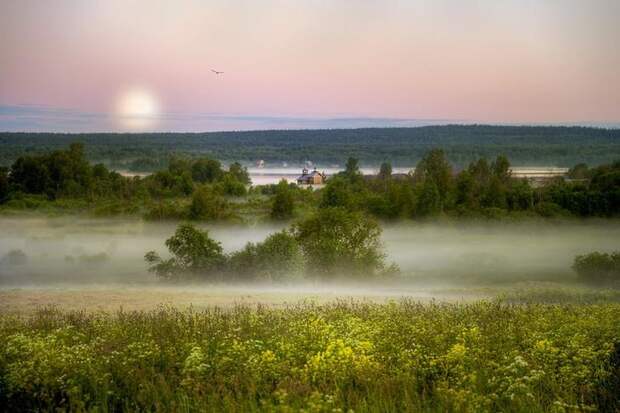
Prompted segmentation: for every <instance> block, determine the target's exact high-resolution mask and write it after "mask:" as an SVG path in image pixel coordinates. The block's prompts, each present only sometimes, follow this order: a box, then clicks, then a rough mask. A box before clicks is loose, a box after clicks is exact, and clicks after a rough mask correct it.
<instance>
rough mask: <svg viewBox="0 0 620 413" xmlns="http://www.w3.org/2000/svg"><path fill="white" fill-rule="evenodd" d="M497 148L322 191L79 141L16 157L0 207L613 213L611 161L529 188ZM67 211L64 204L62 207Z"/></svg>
mask: <svg viewBox="0 0 620 413" xmlns="http://www.w3.org/2000/svg"><path fill="white" fill-rule="evenodd" d="M510 170H511V164H510V161H509V160H508V158H507V157H506V156H504V155H499V156H497V157H496V158H495V159H494V160H492V161H488V160H487V159H486V158H480V159H478V160H476V161H474V162H471V163H470V164H469V165H467V166H466V167H464V168H462V169H459V168H457V167H455V166H454V165H452V164H451V163H450V162H449V159H448V157H447V156H446V153H445V151H443V150H441V149H433V150H430V151H429V152H427V153H426V154H425V155H424V156H423V157H422V159H421V160H420V161H419V162H418V164H417V165H416V168H415V173H411V174H393V173H392V167H391V165H390V163H388V162H384V163H383V164H382V165H381V168H380V172H379V174H377V175H376V176H365V175H363V174H362V173H361V171H360V162H359V160H358V159H356V158H353V157H351V158H349V159H348V160H347V162H346V167H345V170H344V171H342V172H340V173H338V174H336V175H334V176H331V177H329V178H328V180H327V184H326V185H325V187H324V188H321V189H319V190H314V191H313V190H309V189H304V188H300V187H298V186H297V185H295V184H289V183H287V182H284V181H283V182H280V183H279V184H277V185H264V186H254V187H252V186H251V185H250V184H251V182H250V178H249V175H248V172H247V170H246V168H244V167H243V166H242V165H241V164H240V163H238V162H233V163H230V164H229V165H228V166H227V167H224V166H223V165H222V163H221V162H220V161H218V160H215V159H211V158H208V157H200V158H181V157H171V159H170V160H169V161H168V166H167V167H166V168H165V169H162V170H159V171H157V172H155V173H153V174H151V175H149V176H146V177H143V178H140V177H126V176H122V175H121V174H119V173H117V172H114V171H111V170H109V169H108V168H107V167H106V166H105V165H103V164H95V165H93V164H91V163H90V162H89V161H88V160H87V158H86V156H85V151H84V147H83V146H82V145H81V144H79V143H75V144H72V145H70V147H69V148H68V149H65V150H57V151H52V152H48V153H45V154H41V155H26V156H22V157H19V158H18V159H17V160H16V161H15V162H14V163H13V164H12V165H11V166H10V168H0V204H4V207H5V208H9V209H10V208H16V209H19V208H29V207H33V208H36V207H37V205H39V204H40V203H45V205H47V204H50V203H51V204H52V205H57V204H58V205H60V204H62V205H64V206H67V205H68V206H71V205H73V204H72V202H73V203H74V204H75V205H76V209H78V207H81V206H84V205H85V204H93V205H95V206H96V207H97V208H98V209H97V211H99V212H100V213H101V214H108V215H114V214H119V213H128V214H136V213H140V214H142V215H143V216H144V217H145V218H147V219H152V220H162V219H177V220H179V219H180V220H206V221H209V220H211V221H215V220H223V219H232V218H234V217H238V216H239V215H240V214H242V213H245V214H255V215H259V214H263V215H265V216H266V217H269V218H270V219H274V220H289V219H293V218H296V217H299V216H300V215H304V214H307V213H309V212H312V211H314V210H317V209H325V208H342V209H344V210H346V211H351V212H361V213H364V214H367V215H370V216H374V217H376V218H379V219H381V220H394V219H429V218H434V217H441V216H451V217H457V218H477V217H484V218H501V217H504V216H512V217H522V216H524V217H525V216H542V217H555V216H578V217H592V216H597V217H613V216H618V214H619V213H620V162H615V163H611V164H605V165H600V166H596V167H588V166H587V165H585V164H578V165H576V166H574V167H573V168H571V169H570V171H569V173H568V176H567V178H566V179H564V178H556V179H552V180H549V181H548V182H547V183H546V184H544V185H542V186H540V187H534V186H532V185H531V184H530V182H529V181H527V180H526V179H517V178H515V177H513V176H512V175H511V173H510ZM69 209H70V208H69Z"/></svg>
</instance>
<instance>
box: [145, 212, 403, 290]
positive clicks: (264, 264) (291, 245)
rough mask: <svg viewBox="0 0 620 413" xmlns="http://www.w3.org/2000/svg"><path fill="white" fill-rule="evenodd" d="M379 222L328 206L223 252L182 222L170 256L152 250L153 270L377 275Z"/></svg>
mask: <svg viewBox="0 0 620 413" xmlns="http://www.w3.org/2000/svg"><path fill="white" fill-rule="evenodd" d="M380 237H381V228H380V226H379V225H378V223H377V222H376V221H375V220H373V219H372V218H370V217H368V216H364V215H363V214H361V213H359V212H350V211H347V210H345V209H342V208H326V209H322V210H320V211H318V212H317V213H315V214H313V215H311V216H309V217H308V218H306V219H304V220H302V221H300V222H298V223H296V224H295V225H293V226H292V227H291V228H289V229H286V230H282V231H280V232H276V233H274V234H271V235H269V236H268V237H267V238H266V239H265V240H263V241H262V242H257V243H251V242H250V243H247V244H246V246H245V247H244V248H243V249H241V250H239V251H235V252H233V253H231V254H224V253H223V249H222V247H221V245H220V243H219V242H217V241H215V240H214V239H212V238H211V237H210V236H209V232H208V231H206V230H200V229H197V228H195V227H194V226H192V225H191V224H181V225H180V226H179V227H178V228H177V230H176V232H175V233H174V235H173V236H171V237H170V238H168V239H167V240H166V242H165V244H166V247H168V250H169V252H170V255H171V257H170V258H168V259H162V258H161V257H160V256H159V254H157V253H156V252H155V251H149V252H147V253H146V255H145V260H146V262H147V263H148V264H149V271H151V272H154V273H155V274H157V275H158V276H159V277H161V278H164V279H192V278H195V279H206V280H223V279H225V280H271V281H285V280H291V279H295V278H299V277H304V276H305V277H309V278H320V279H330V278H335V277H339V276H342V275H346V276H352V277H356V278H359V277H373V276H377V275H379V274H383V273H386V272H387V271H397V268H396V267H395V266H394V265H393V266H391V267H389V268H386V265H385V255H384V254H383V253H382V251H381V250H382V245H381V242H380Z"/></svg>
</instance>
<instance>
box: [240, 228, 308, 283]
mask: <svg viewBox="0 0 620 413" xmlns="http://www.w3.org/2000/svg"><path fill="white" fill-rule="evenodd" d="M228 270H229V273H230V274H231V277H232V278H237V279H241V280H270V281H287V280H291V279H295V278H299V277H300V276H301V275H302V274H303V257H302V254H301V249H300V247H299V244H298V243H297V240H296V239H295V237H294V236H293V235H292V234H290V233H289V232H287V231H280V232H276V233H275V234H272V235H270V236H268V237H267V238H266V239H265V240H264V241H263V242H259V243H257V244H254V243H251V242H249V243H248V244H247V245H246V246H245V248H243V249H242V250H240V251H237V252H234V253H233V254H231V256H230V259H229V263H228Z"/></svg>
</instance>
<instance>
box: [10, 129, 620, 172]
mask: <svg viewBox="0 0 620 413" xmlns="http://www.w3.org/2000/svg"><path fill="white" fill-rule="evenodd" d="M619 139H620V129H603V128H585V127H552V126H491V125H443V126H425V127H414V128H363V129H332V130H327V129H326V130H280V131H277V130H274V131H247V132H209V133H139V134H136V133H134V134H126V133H125V134H101V133H88V134H59V133H6V132H5V133H0V166H1V165H4V166H8V165H10V164H11V163H12V162H14V161H15V160H16V159H17V158H18V157H20V156H25V155H36V154H40V153H44V152H49V151H53V150H58V149H64V148H66V147H68V146H69V144H70V143H72V142H81V143H83V144H84V145H85V147H86V148H87V156H88V159H90V160H91V161H94V162H108V165H109V166H111V167H113V168H114V169H121V170H126V169H130V170H134V171H148V172H151V171H155V170H161V169H163V168H164V167H165V165H166V164H167V163H168V160H169V158H170V154H171V153H173V152H176V154H177V155H179V156H184V157H193V158H199V157H203V156H205V154H208V156H209V157H211V158H213V159H219V160H221V161H223V162H232V161H242V162H244V163H250V162H255V161H256V160H257V159H264V160H265V161H266V162H278V163H279V162H288V163H291V164H292V163H298V162H300V161H302V160H304V159H311V160H312V161H314V162H315V163H320V164H326V165H329V164H333V163H342V161H343V156H344V157H348V156H351V157H355V158H357V159H359V161H360V162H361V163H362V164H363V165H379V164H380V163H381V162H383V161H385V160H386V159H387V160H389V161H390V162H392V165H394V166H405V167H410V166H412V165H415V164H416V163H417V162H419V161H420V159H422V157H423V156H424V154H426V153H427V152H428V151H429V150H431V149H433V148H442V149H443V150H444V152H445V154H446V157H447V158H448V159H449V160H450V162H451V163H452V164H453V165H456V166H457V167H459V168H461V167H464V166H467V165H468V164H469V163H470V162H473V161H475V160H477V159H479V158H488V159H493V158H495V157H496V156H497V155H499V154H505V155H506V156H508V158H509V159H510V160H511V161H512V162H513V163H514V164H517V165H558V166H566V167H570V166H572V165H575V164H577V163H583V162H585V163H587V164H589V165H601V164H604V163H610V162H613V161H614V160H616V159H620V146H619V145H618V140H619ZM302 154H303V155H302ZM343 154H344V155H343ZM146 160H148V161H146Z"/></svg>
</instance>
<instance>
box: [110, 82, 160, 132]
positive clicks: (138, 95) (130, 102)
mask: <svg viewBox="0 0 620 413" xmlns="http://www.w3.org/2000/svg"><path fill="white" fill-rule="evenodd" d="M116 115H117V116H118V118H119V120H120V122H121V124H122V126H124V127H126V128H130V129H148V128H149V127H152V126H153V125H154V124H155V123H156V121H157V115H159V104H158V102H157V99H156V98H155V96H154V95H153V94H152V93H151V92H149V91H148V90H146V89H141V88H133V89H128V90H126V91H124V92H123V93H121V94H120V95H119V98H118V100H117V102H116Z"/></svg>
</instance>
